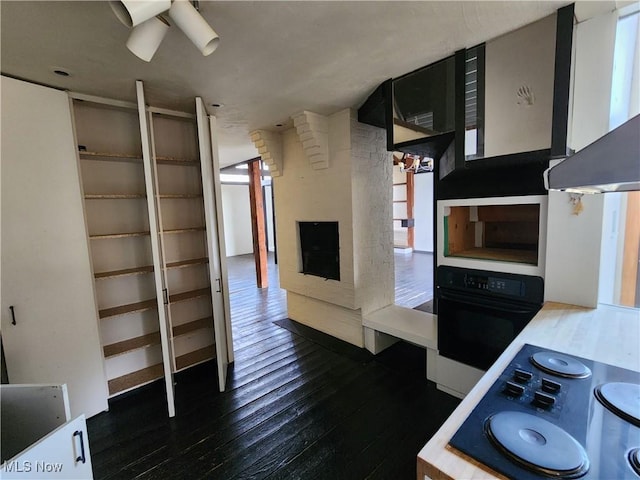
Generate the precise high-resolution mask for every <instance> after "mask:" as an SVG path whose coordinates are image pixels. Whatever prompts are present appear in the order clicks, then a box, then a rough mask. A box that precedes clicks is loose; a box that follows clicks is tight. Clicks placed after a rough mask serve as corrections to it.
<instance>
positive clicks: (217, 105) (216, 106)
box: [211, 103, 224, 108]
mask: <svg viewBox="0 0 640 480" xmlns="http://www.w3.org/2000/svg"><path fill="white" fill-rule="evenodd" d="M211 106H212V107H215V108H220V107H224V103H212V104H211Z"/></svg>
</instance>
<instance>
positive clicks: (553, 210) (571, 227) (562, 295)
mask: <svg viewBox="0 0 640 480" xmlns="http://www.w3.org/2000/svg"><path fill="white" fill-rule="evenodd" d="M616 21H617V14H616V12H612V13H605V14H602V15H599V16H597V17H594V18H592V19H589V20H586V21H584V22H582V23H579V24H578V25H576V26H575V33H574V44H575V51H574V59H573V69H574V73H573V76H574V79H573V80H574V81H573V87H572V93H573V97H572V99H573V115H572V121H571V125H570V128H569V146H570V147H571V148H574V149H575V150H580V149H582V148H584V147H585V146H587V145H588V144H590V143H591V142H593V141H595V140H597V139H598V138H600V137H601V136H602V135H604V134H606V133H607V132H608V131H609V105H610V101H611V72H612V69H613V51H614V43H615V28H616ZM552 165H553V163H552ZM607 195H609V194H607ZM607 195H585V196H583V197H582V198H581V202H582V205H583V210H582V212H581V213H580V214H579V215H574V212H573V206H572V205H571V204H570V203H569V200H570V194H568V193H565V192H549V217H548V224H547V260H546V278H545V300H546V301H557V302H563V303H569V304H574V305H582V306H585V307H595V306H596V305H597V303H598V282H599V280H598V279H599V276H600V253H601V245H602V229H603V214H604V208H605V207H604V203H605V197H606V196H607Z"/></svg>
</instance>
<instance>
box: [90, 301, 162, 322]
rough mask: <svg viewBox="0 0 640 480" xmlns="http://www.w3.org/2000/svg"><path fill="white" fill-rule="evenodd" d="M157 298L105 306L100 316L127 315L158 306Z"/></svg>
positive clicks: (99, 313)
mask: <svg viewBox="0 0 640 480" xmlns="http://www.w3.org/2000/svg"><path fill="white" fill-rule="evenodd" d="M156 307H157V303H156V299H155V298H152V299H151V300H145V301H143V302H137V303H130V304H128V305H120V306H118V307H111V308H104V309H102V310H100V311H99V312H98V316H99V317H100V318H107V317H115V316H117V315H125V314H127V313H133V312H143V311H145V310H151V309H152V308H156Z"/></svg>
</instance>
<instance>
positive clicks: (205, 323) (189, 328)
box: [172, 317, 213, 337]
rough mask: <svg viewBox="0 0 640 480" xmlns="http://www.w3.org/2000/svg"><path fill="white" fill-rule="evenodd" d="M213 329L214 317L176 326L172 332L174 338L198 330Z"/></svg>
mask: <svg viewBox="0 0 640 480" xmlns="http://www.w3.org/2000/svg"><path fill="white" fill-rule="evenodd" d="M212 327H213V317H207V318H199V319H198V320H194V321H192V322H187V323H183V324H182V325H176V326H175V327H173V329H172V332H173V336H174V337H179V336H180V335H186V334H187V333H190V332H195V331H196V330H201V329H203V328H212Z"/></svg>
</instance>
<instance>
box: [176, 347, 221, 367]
mask: <svg viewBox="0 0 640 480" xmlns="http://www.w3.org/2000/svg"><path fill="white" fill-rule="evenodd" d="M215 356H216V347H215V345H209V346H208V347H204V348H201V349H199V350H194V351H193V352H189V353H186V354H184V355H180V356H179V357H176V370H182V369H183V368H187V367H190V366H192V365H195V364H196V363H202V362H204V361H206V360H210V359H212V358H215Z"/></svg>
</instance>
